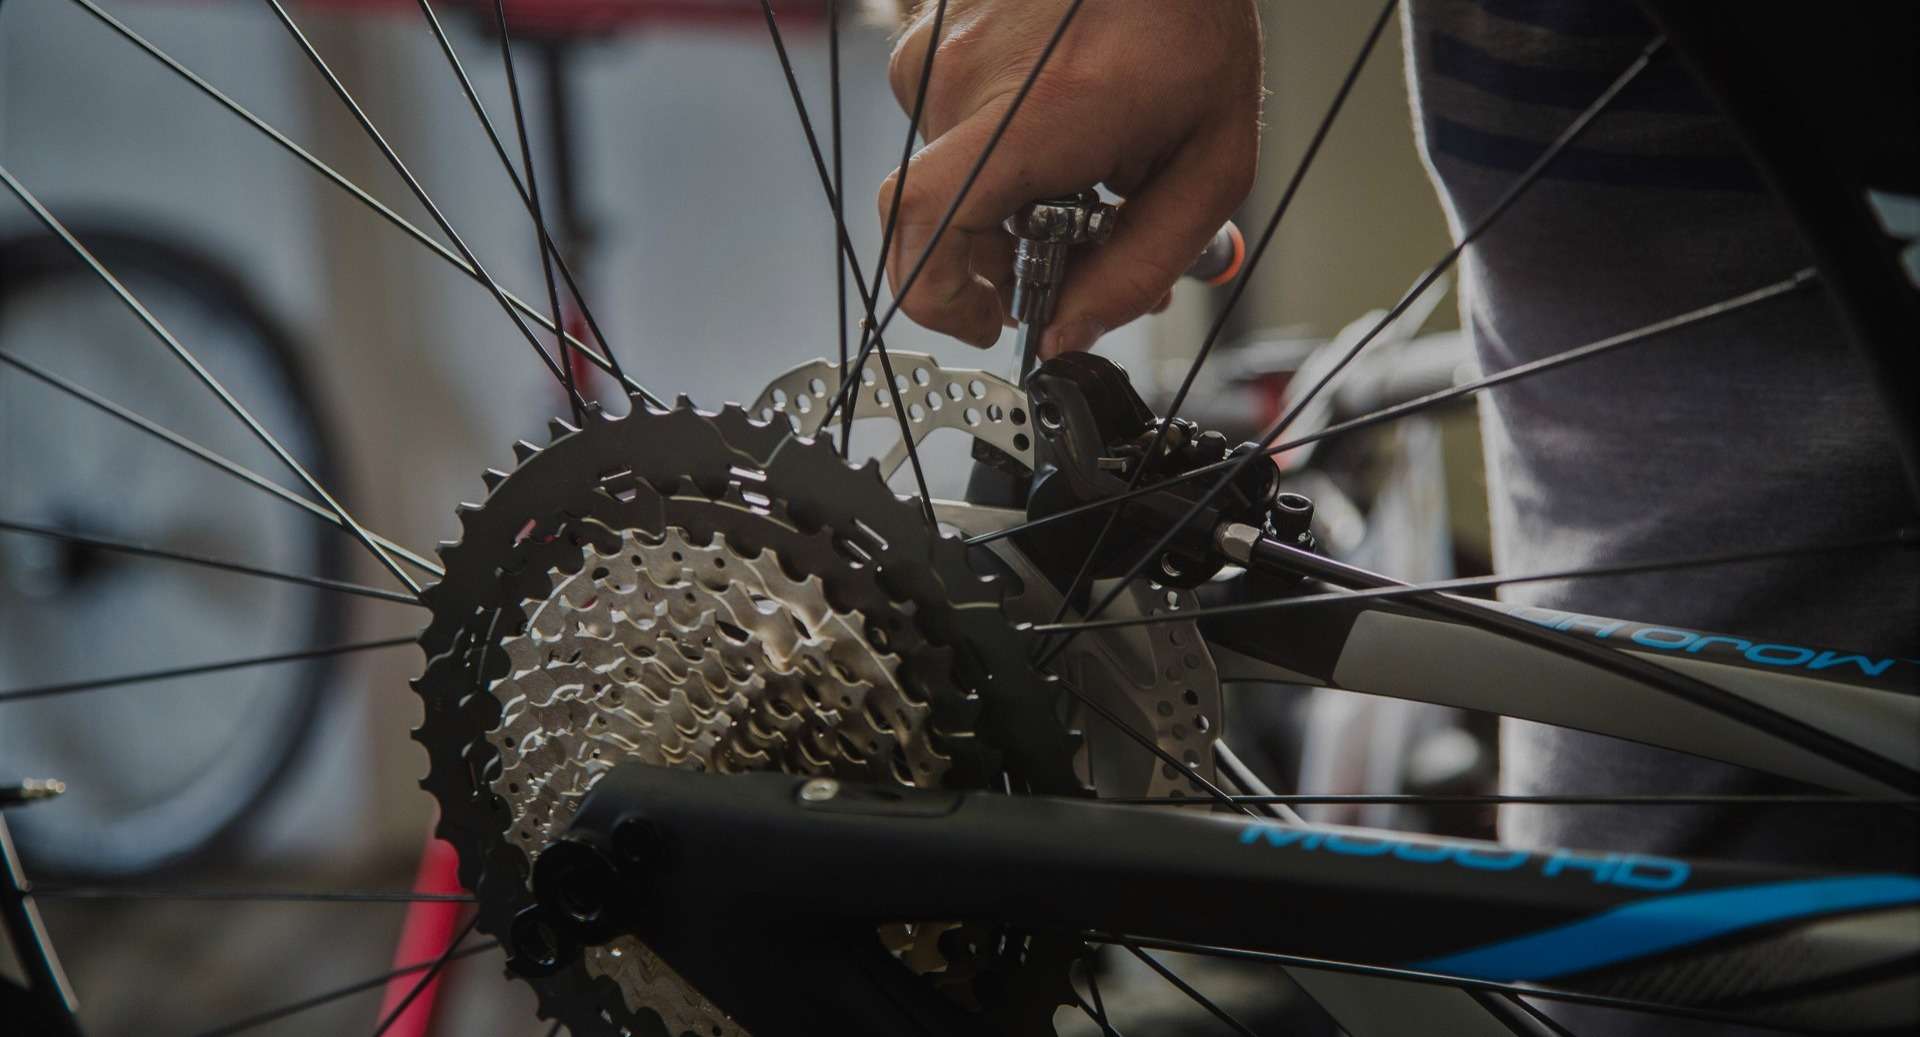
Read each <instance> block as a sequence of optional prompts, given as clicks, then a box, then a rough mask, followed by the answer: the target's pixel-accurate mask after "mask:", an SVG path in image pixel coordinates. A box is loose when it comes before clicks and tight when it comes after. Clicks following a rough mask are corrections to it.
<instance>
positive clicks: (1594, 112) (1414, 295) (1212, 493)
mask: <svg viewBox="0 0 1920 1037" xmlns="http://www.w3.org/2000/svg"><path fill="white" fill-rule="evenodd" d="M1665 45H1666V38H1665V37H1658V38H1656V39H1654V41H1653V42H1652V43H1649V44H1648V45H1647V46H1646V47H1645V48H1643V49H1642V50H1641V51H1640V55H1639V56H1638V57H1637V58H1635V59H1634V61H1633V63H1632V64H1630V65H1628V66H1627V68H1626V69H1625V70H1624V71H1622V72H1621V73H1620V75H1618V76H1617V77H1615V78H1614V80H1613V82H1612V83H1610V84H1608V86H1607V88H1606V89H1605V90H1603V91H1601V93H1600V96H1599V97H1597V98H1595V99H1594V101H1593V103H1591V104H1589V105H1588V106H1587V107H1586V109H1585V110H1583V111H1582V112H1581V113H1580V114H1579V115H1578V116H1575V117H1574V120H1573V122H1572V123H1570V124H1569V125H1568V126H1567V128H1566V129H1564V130H1562V131H1561V132H1560V135H1559V136H1557V137H1555V138H1554V139H1553V142H1552V143H1551V144H1549V145H1547V147H1546V149H1545V150H1543V151H1542V152H1541V153H1540V155H1539V157H1538V158H1536V159H1534V161H1533V163H1532V164H1531V165H1529V166H1528V167H1527V168H1526V170H1525V171H1523V172H1522V173H1521V174H1520V176H1519V177H1517V178H1516V179H1515V180H1514V182H1513V183H1512V184H1510V185H1509V186H1508V187H1507V189H1506V191H1505V192H1503V193H1502V194H1501V195H1500V196H1499V197H1498V198H1497V199H1495V201H1494V203H1493V204H1492V206H1490V207H1489V208H1488V210H1487V211H1486V212H1485V213H1482V214H1481V215H1480V217H1479V218H1478V219H1476V220H1475V221H1474V222H1473V223H1472V224H1471V225H1469V226H1468V227H1467V229H1466V231H1465V232H1464V233H1462V234H1461V236H1460V240H1459V241H1458V242H1456V243H1455V244H1454V245H1453V247H1452V248H1450V249H1448V250H1447V252H1446V254H1445V255H1443V256H1442V257H1441V258H1440V260H1439V261H1438V262H1436V263H1434V264H1433V266H1432V267H1430V268H1428V270H1427V272H1426V273H1425V274H1423V275H1421V277H1420V279H1419V280H1418V281H1416V282H1415V283H1414V285H1413V287H1412V288H1409V289H1408V290H1407V292H1406V294H1405V295H1402V296H1401V297H1400V301H1399V302H1397V303H1395V304H1394V305H1393V307H1392V308H1391V309H1389V310H1388V311H1387V312H1386V314H1385V315H1383V316H1382V317H1381V318H1380V319H1379V320H1378V321H1377V322H1375V323H1374V325H1373V326H1372V327H1371V328H1369V329H1368V330H1367V332H1366V333H1365V334H1363V335H1361V336H1360V337H1359V338H1358V339H1356V340H1355V341H1354V344H1353V345H1352V346H1351V347H1349V348H1348V349H1347V351H1346V352H1345V353H1344V354H1342V355H1341V356H1340V358H1339V360H1338V361H1336V362H1335V364H1334V365H1333V366H1332V367H1331V368H1330V369H1328V370H1327V372H1326V373H1325V374H1323V375H1322V376H1321V377H1320V379H1319V380H1318V381H1316V382H1315V383H1314V384H1313V385H1312V386H1310V387H1308V390H1307V392H1306V393H1304V394H1302V395H1301V396H1299V397H1298V398H1296V399H1295V400H1294V401H1293V402H1292V403H1290V404H1289V405H1288V407H1287V410H1286V411H1285V412H1284V413H1282V414H1281V415H1280V417H1279V419H1278V420H1276V421H1275V422H1274V423H1273V424H1272V425H1271V426H1270V427H1269V428H1268V429H1267V432H1266V434H1265V435H1263V436H1262V437H1261V438H1260V449H1261V450H1264V449H1265V448H1267V447H1270V446H1272V445H1273V443H1274V440H1276V439H1278V438H1279V437H1280V434H1281V433H1283V432H1285V431H1286V429H1287V426H1289V425H1290V424H1292V423H1293V420H1294V419H1295V418H1297V417H1298V416H1299V415H1300V413H1301V411H1302V410H1304V409H1305V408H1306V406H1307V404H1309V403H1311V402H1312V401H1313V399H1314V397H1315V396H1317V395H1318V394H1319V392H1320V391H1321V390H1322V389H1323V388H1325V387H1326V386H1327V385H1328V384H1330V383H1331V382H1332V380H1333V379H1334V378H1335V377H1337V376H1338V375H1339V374H1340V372H1341V371H1342V370H1343V369H1344V368H1345V367H1346V366H1347V364H1349V363H1351V362H1352V360H1353V358H1354V357H1356V356H1358V355H1359V354H1360V351H1361V350H1363V349H1365V348H1366V347H1367V345H1368V343H1370V342H1372V341H1373V340H1374V339H1375V338H1376V337H1378V335H1379V334H1380V332H1382V331H1384V330H1385V329H1386V328H1387V327H1388V326H1390V325H1391V324H1392V323H1393V322H1394V321H1395V320H1397V319H1398V318H1399V317H1400V315H1401V314H1402V313H1405V312H1406V310H1407V307H1409V306H1411V305H1413V302H1414V300H1416V299H1418V298H1419V297H1420V296H1421V294H1422V293H1424V292H1425V291H1426V290H1427V289H1428V288H1429V287H1431V286H1432V285H1433V283H1434V282H1435V281H1437V280H1439V279H1440V277H1441V275H1443V274H1445V273H1446V272H1447V271H1448V270H1449V269H1451V268H1452V267H1453V264H1454V262H1455V261H1456V260H1458V259H1459V258H1460V255H1461V253H1462V252H1464V251H1465V250H1466V248H1467V246H1468V245H1471V244H1472V243H1473V242H1474V241H1475V240H1476V239H1478V238H1479V237H1480V236H1481V235H1482V234H1484V233H1486V231H1487V230H1488V229H1489V228H1491V227H1492V226H1493V225H1494V223H1495V222H1497V221H1498V220H1499V218H1500V216H1501V215H1502V214H1503V213H1505V212H1506V211H1507V210H1508V209H1510V208H1511V207H1512V206H1513V204H1514V203H1515V202H1516V201H1518V200H1519V199H1520V197H1521V196H1522V195H1523V194H1525V193H1526V190H1527V188H1528V187H1531V186H1532V185H1533V184H1534V182H1535V181H1537V180H1538V179H1539V178H1540V175H1541V174H1542V173H1544V172H1545V171H1546V169H1547V168H1548V167H1549V166H1551V165H1552V164H1553V162H1554V160H1555V159H1557V158H1559V157H1560V155H1561V153H1563V152H1564V151H1565V150H1566V149H1567V148H1568V147H1569V146H1571V145H1572V144H1573V142H1574V141H1576V140H1578V139H1579V138H1580V136H1581V134H1583V133H1584V132H1585V131H1586V129H1587V127H1589V126H1591V125H1592V124H1593V122H1594V120H1595V119H1597V118H1599V117H1600V115H1601V113H1603V112H1605V111H1606V110H1607V108H1608V107H1609V106H1610V105H1611V104H1612V103H1613V99H1614V98H1616V97H1618V96H1619V95H1620V92H1621V91H1623V90H1625V89H1626V88H1627V87H1628V86H1629V85H1630V84H1631V83H1633V81H1634V80H1636V79H1638V78H1639V77H1640V74H1641V73H1642V72H1644V71H1645V70H1646V68H1647V66H1648V65H1649V64H1651V63H1652V61H1653V58H1654V56H1655V55H1657V54H1659V53H1660V52H1661V50H1662V49H1663V48H1664V47H1665ZM1259 456H1261V453H1260V451H1253V452H1250V453H1247V454H1244V455H1242V456H1241V457H1239V458H1236V459H1235V461H1234V464H1233V465H1232V466H1231V467H1230V468H1228V469H1227V471H1226V472H1225V473H1224V474H1223V475H1222V476H1221V478H1220V479H1219V480H1218V481H1217V482H1216V483H1215V484H1214V485H1213V486H1212V487H1211V488H1209V489H1208V490H1207V492H1206V493H1205V494H1203V495H1201V497H1200V499H1199V500H1197V501H1195V502H1194V504H1193V506H1192V507H1191V508H1189V509H1188V510H1187V511H1186V513H1185V514H1183V515H1182V516H1181V517H1180V519H1179V520H1178V521H1176V522H1174V523H1173V524H1172V525H1170V526H1168V527H1167V529H1166V531H1165V532H1163V533H1162V534H1161V535H1160V536H1159V537H1158V538H1157V539H1155V541H1154V543H1153V546H1151V547H1150V548H1148V549H1147V550H1146V551H1145V552H1142V553H1141V555H1140V556H1139V557H1138V558H1136V559H1135V560H1134V563H1133V565H1132V566H1131V567H1129V569H1128V570H1127V574H1126V577H1125V578H1124V579H1122V580H1120V581H1119V582H1117V583H1116V584H1115V585H1114V588H1113V590H1111V591H1109V592H1107V594H1106V595H1105V596H1104V597H1103V598H1101V600H1100V601H1099V603H1097V604H1096V605H1095V606H1094V607H1093V608H1092V609H1091V610H1089V611H1088V613H1087V618H1089V619H1097V618H1098V617H1099V615H1100V614H1101V613H1102V612H1104V611H1106V609H1107V607H1108V606H1110V605H1112V604H1113V602H1114V601H1115V600H1116V599H1117V598H1118V597H1119V596H1120V594H1122V593H1123V592H1124V591H1125V590H1126V588H1127V586H1128V585H1130V584H1131V583H1132V582H1133V581H1134V580H1135V579H1137V578H1139V576H1140V574H1141V572H1142V571H1144V570H1145V569H1146V567H1147V566H1148V565H1149V564H1150V563H1151V562H1152V561H1153V560H1154V559H1157V558H1159V557H1160V553H1161V552H1162V551H1164V550H1166V547H1167V545H1168V544H1169V543H1170V542H1171V541H1172V540H1173V538H1174V536H1175V535H1177V534H1178V532H1179V531H1180V530H1181V529H1184V528H1185V527H1186V525H1187V523H1189V522H1191V521H1193V518H1194V516H1196V515H1198V514H1199V513H1200V512H1201V511H1202V510H1204V509H1205V508H1206V507H1207V505H1209V504H1211V503H1212V502H1213V500H1214V498H1215V497H1217V496H1219V495H1220V493H1221V492H1223V491H1224V490H1225V489H1226V488H1227V486H1229V485H1231V484H1232V482H1233V479H1234V478H1235V477H1236V476H1237V475H1239V473H1240V472H1241V471H1242V470H1244V469H1245V468H1246V466H1247V465H1249V464H1251V463H1253V460H1254V459H1255V458H1257V457H1259ZM1074 636H1075V635H1074V634H1073V633H1072V632H1071V631H1070V632H1068V633H1067V635H1066V636H1065V637H1063V638H1061V639H1060V640H1059V641H1057V642H1056V643H1055V644H1054V645H1053V646H1052V647H1051V648H1050V649H1049V650H1048V651H1047V654H1046V656H1045V657H1044V658H1043V659H1042V660H1041V661H1040V665H1042V666H1044V665H1045V664H1046V663H1049V662H1052V661H1053V659H1054V658H1056V657H1058V655H1059V654H1060V652H1061V651H1062V650H1063V649H1065V647H1066V646H1067V645H1068V644H1069V643H1071V642H1072V640H1073V638H1074Z"/></svg>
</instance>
